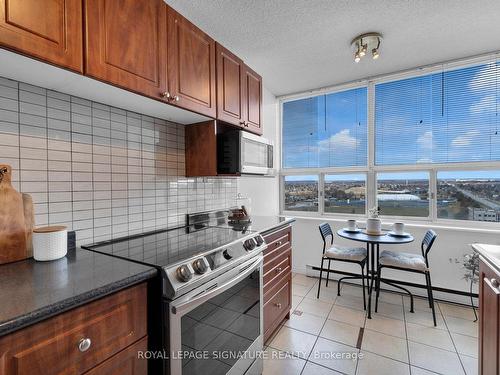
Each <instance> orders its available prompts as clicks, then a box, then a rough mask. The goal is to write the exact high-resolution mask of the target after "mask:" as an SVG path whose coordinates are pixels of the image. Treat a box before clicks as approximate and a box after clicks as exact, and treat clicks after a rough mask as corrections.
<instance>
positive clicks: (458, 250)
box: [292, 218, 500, 303]
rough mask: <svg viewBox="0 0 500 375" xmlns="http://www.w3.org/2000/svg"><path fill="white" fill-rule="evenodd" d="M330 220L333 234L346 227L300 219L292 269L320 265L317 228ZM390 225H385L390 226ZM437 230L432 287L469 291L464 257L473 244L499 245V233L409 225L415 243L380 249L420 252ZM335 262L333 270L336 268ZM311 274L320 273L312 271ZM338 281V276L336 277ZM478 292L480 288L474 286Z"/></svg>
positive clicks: (402, 275)
mask: <svg viewBox="0 0 500 375" xmlns="http://www.w3.org/2000/svg"><path fill="white" fill-rule="evenodd" d="M324 221H328V222H329V223H330V225H331V226H332V229H333V230H334V232H336V231H337V230H338V229H341V228H343V227H345V226H346V225H345V220H344V219H341V220H339V219H332V220H326V219H325V218H301V219H297V221H296V222H295V224H294V226H293V258H292V259H293V270H294V271H295V272H299V273H304V274H305V273H306V269H307V268H308V267H307V266H311V265H314V266H319V265H320V264H321V252H322V249H323V242H322V240H321V236H320V234H319V230H318V225H319V224H320V223H321V222H324ZM389 226H390V223H388V224H387V225H384V227H387V228H388V227H389ZM428 228H431V229H434V231H435V232H436V233H437V234H438V238H437V239H436V242H435V243H434V246H433V248H432V250H431V252H430V253H429V254H430V255H429V262H430V268H431V277H432V284H433V286H435V287H442V288H447V289H452V290H459V291H467V292H468V291H469V283H468V282H466V281H465V280H464V279H463V276H464V273H465V270H464V269H463V267H462V264H461V263H456V261H459V262H461V261H462V257H463V255H464V254H468V253H471V252H472V249H471V247H470V244H471V243H474V242H478V243H491V244H500V231H494V230H481V231H479V230H471V229H467V228H462V229H456V228H449V227H440V226H430V225H424V224H414V225H407V226H406V228H405V230H406V231H408V232H410V233H412V234H413V235H414V237H415V241H414V242H413V243H411V244H406V245H386V246H381V247H380V250H381V251H382V250H384V249H387V250H391V249H394V250H398V251H405V252H412V253H420V242H421V240H422V238H423V236H424V234H425V231H426V230H427V229H428ZM335 242H336V243H338V244H340V245H348V246H356V244H358V246H359V245H361V246H363V243H356V242H353V241H349V240H345V239H342V238H340V237H338V236H337V235H335ZM333 264H334V263H332V268H333ZM335 267H336V268H338V269H341V270H344V271H354V272H359V266H355V265H347V264H342V263H336V264H335ZM308 273H309V274H315V275H316V274H317V273H316V272H314V271H313V272H311V270H310V269H309V272H308ZM383 275H384V276H385V277H388V278H392V279H399V280H404V281H409V282H416V283H420V284H424V282H425V280H424V277H423V276H422V275H418V274H412V273H409V272H399V271H395V270H385V271H384V273H383ZM335 277H336V278H338V277H339V276H338V275H337V276H335ZM474 291H475V292H477V285H476V287H475V290H474ZM414 292H415V293H417V294H423V293H425V291H424V290H420V289H416V290H414ZM435 297H436V298H441V299H446V300H452V301H456V302H462V303H468V302H469V300H468V299H467V298H465V297H461V296H455V295H452V294H449V293H435Z"/></svg>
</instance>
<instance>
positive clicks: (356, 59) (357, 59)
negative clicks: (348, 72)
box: [354, 52, 361, 63]
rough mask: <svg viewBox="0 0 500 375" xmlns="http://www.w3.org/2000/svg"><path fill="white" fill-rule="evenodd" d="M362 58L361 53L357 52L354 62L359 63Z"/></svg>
mask: <svg viewBox="0 0 500 375" xmlns="http://www.w3.org/2000/svg"><path fill="white" fill-rule="evenodd" d="M360 60H361V57H360V56H359V53H358V52H356V54H355V55H354V62H357V63H359V62H360Z"/></svg>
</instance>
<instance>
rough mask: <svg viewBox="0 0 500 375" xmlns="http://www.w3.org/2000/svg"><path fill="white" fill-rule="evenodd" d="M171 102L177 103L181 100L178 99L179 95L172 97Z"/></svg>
mask: <svg viewBox="0 0 500 375" xmlns="http://www.w3.org/2000/svg"><path fill="white" fill-rule="evenodd" d="M172 100H173V101H174V102H178V101H179V100H181V98H180V97H179V95H175V96H174V97H172Z"/></svg>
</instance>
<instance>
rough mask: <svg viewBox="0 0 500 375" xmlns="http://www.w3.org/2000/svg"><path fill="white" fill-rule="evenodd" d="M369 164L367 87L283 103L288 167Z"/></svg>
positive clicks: (284, 150) (284, 145)
mask: <svg viewBox="0 0 500 375" xmlns="http://www.w3.org/2000/svg"><path fill="white" fill-rule="evenodd" d="M366 165H367V89H366V87H362V88H356V89H352V90H346V91H342V92H337V93H332V94H328V95H321V96H316V97H311V98H305V99H300V100H294V101H289V102H285V103H283V167H284V168H318V167H320V168H322V167H353V166H366Z"/></svg>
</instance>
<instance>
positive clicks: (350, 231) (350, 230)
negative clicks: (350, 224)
mask: <svg viewBox="0 0 500 375" xmlns="http://www.w3.org/2000/svg"><path fill="white" fill-rule="evenodd" d="M342 230H343V231H344V232H347V233H359V232H361V229H359V228H357V229H349V228H343V229H342Z"/></svg>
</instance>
